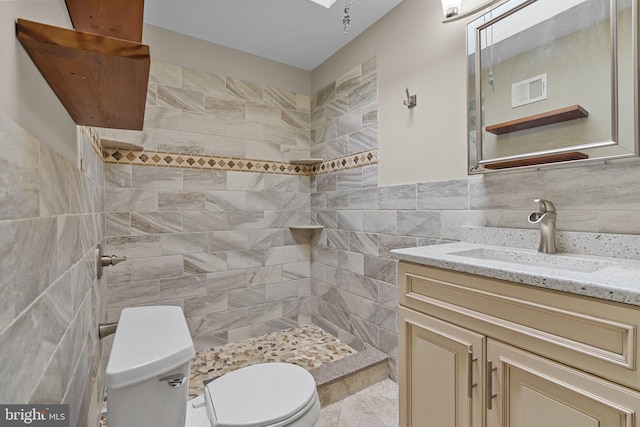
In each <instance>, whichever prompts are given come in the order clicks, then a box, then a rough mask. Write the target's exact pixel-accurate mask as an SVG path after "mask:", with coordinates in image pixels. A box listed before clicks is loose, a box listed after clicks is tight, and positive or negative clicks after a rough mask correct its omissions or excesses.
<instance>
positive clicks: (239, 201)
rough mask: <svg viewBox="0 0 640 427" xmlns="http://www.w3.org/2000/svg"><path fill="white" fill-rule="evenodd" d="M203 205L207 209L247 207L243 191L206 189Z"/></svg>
mask: <svg viewBox="0 0 640 427" xmlns="http://www.w3.org/2000/svg"><path fill="white" fill-rule="evenodd" d="M205 207H206V209H207V210H209V211H240V210H245V209H247V193H246V192H244V191H207V192H206V193H205Z"/></svg>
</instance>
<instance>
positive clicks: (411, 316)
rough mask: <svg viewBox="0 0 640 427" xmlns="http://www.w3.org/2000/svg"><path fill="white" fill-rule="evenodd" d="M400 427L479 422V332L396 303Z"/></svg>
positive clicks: (472, 426) (458, 426)
mask: <svg viewBox="0 0 640 427" xmlns="http://www.w3.org/2000/svg"><path fill="white" fill-rule="evenodd" d="M398 312H399V318H400V322H399V328H400V330H399V334H398V335H399V345H400V360H399V368H400V372H399V374H400V375H399V386H400V426H401V427H444V426H446V427H481V426H482V408H483V406H482V402H483V399H482V397H483V396H482V393H483V388H482V387H481V386H480V385H479V384H480V383H481V382H482V367H483V366H484V357H483V356H484V337H483V336H482V335H479V334H476V333H474V332H471V331H469V330H467V329H463V328H460V327H457V326H455V325H452V324H449V323H446V322H443V321H441V320H438V319H435V318H432V317H429V316H426V315H424V314H420V313H418V312H415V311H413V310H410V309H407V308H404V307H399V308H398Z"/></svg>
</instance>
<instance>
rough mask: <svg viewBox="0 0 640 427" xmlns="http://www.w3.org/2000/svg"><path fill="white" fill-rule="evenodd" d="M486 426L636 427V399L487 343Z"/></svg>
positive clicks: (561, 367) (638, 401)
mask: <svg viewBox="0 0 640 427" xmlns="http://www.w3.org/2000/svg"><path fill="white" fill-rule="evenodd" d="M486 371H487V374H486V375H487V383H486V388H487V390H486V403H487V426H489V427H498V426H500V427H540V426H544V427H640V425H639V424H638V415H637V413H638V411H640V394H639V393H638V392H636V391H634V390H631V389H627V388H624V387H621V386H618V385H616V384H613V383H610V382H608V381H605V380H603V379H600V378H598V377H594V376H591V375H589V374H586V373H584V372H582V371H578V370H575V369H572V368H569V367H567V366H565V365H561V364H559V363H556V362H552V361H550V360H548V359H544V358H541V357H539V356H535V355H533V354H531V353H528V352H525V351H523V350H520V349H517V348H515V347H511V346H509V345H507V344H504V343H501V342H498V341H494V340H492V339H488V340H487V368H486Z"/></svg>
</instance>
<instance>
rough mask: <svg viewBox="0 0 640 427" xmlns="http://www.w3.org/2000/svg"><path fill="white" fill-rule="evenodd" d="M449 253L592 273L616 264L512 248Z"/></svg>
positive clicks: (451, 253)
mask: <svg viewBox="0 0 640 427" xmlns="http://www.w3.org/2000/svg"><path fill="white" fill-rule="evenodd" d="M449 255H455V256H460V257H467V258H473V259H480V260H488V261H499V262H506V263H511V264H518V265H532V266H537V267H546V268H555V269H560V270H567V271H577V272H581V273H593V272H595V271H599V270H602V269H604V268H607V267H611V266H614V265H616V263H614V262H608V261H600V260H594V259H589V258H580V257H578V256H576V255H568V254H545V253H541V252H524V251H518V250H514V249H489V248H479V249H469V250H465V251H459V252H450V253H449Z"/></svg>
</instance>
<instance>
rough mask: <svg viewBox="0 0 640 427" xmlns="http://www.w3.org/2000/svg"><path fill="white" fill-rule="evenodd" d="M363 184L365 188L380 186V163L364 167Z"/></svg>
mask: <svg viewBox="0 0 640 427" xmlns="http://www.w3.org/2000/svg"><path fill="white" fill-rule="evenodd" d="M362 185H363V186H364V187H365V188H369V187H378V165H370V166H365V167H363V168H362Z"/></svg>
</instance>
